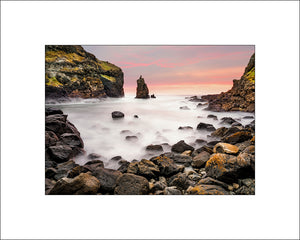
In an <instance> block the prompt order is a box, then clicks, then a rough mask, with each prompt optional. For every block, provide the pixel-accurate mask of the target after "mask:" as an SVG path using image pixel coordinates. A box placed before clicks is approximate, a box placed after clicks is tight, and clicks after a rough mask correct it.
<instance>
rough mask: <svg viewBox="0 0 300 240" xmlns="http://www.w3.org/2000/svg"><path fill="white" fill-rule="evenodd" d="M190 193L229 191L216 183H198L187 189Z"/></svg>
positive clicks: (226, 193) (225, 193) (204, 193)
mask: <svg viewBox="0 0 300 240" xmlns="http://www.w3.org/2000/svg"><path fill="white" fill-rule="evenodd" d="M187 194H190V195H228V194H229V193H228V192H227V191H226V190H225V189H224V188H222V187H220V186H217V185H205V184H199V185H196V186H194V187H192V186H191V187H189V188H188V189H187Z"/></svg>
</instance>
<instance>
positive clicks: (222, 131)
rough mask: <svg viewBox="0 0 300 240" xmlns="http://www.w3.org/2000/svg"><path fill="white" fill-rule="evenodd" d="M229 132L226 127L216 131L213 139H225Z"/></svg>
mask: <svg viewBox="0 0 300 240" xmlns="http://www.w3.org/2000/svg"><path fill="white" fill-rule="evenodd" d="M227 130H228V128H226V127H220V128H218V129H217V130H216V131H214V132H213V133H212V134H211V136H212V137H223V136H224V135H225V132H226V131H227Z"/></svg>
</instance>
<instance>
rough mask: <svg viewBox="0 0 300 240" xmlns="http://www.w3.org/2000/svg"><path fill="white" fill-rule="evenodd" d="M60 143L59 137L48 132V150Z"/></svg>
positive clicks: (46, 136)
mask: <svg viewBox="0 0 300 240" xmlns="http://www.w3.org/2000/svg"><path fill="white" fill-rule="evenodd" d="M58 141H59V139H58V137H57V136H56V134H55V133H54V132H52V131H46V132H45V145H46V148H48V147H50V146H54V145H55V144H56V143H57V142H58Z"/></svg>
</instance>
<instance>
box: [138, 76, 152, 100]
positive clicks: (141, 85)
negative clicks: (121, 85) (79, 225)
mask: <svg viewBox="0 0 300 240" xmlns="http://www.w3.org/2000/svg"><path fill="white" fill-rule="evenodd" d="M136 98H149V90H148V87H147V84H146V83H145V80H144V78H143V77H142V75H141V76H140V78H139V79H138V80H137V88H136Z"/></svg>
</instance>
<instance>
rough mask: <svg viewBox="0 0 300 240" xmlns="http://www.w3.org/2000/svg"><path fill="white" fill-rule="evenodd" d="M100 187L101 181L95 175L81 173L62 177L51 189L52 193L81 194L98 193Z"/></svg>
mask: <svg viewBox="0 0 300 240" xmlns="http://www.w3.org/2000/svg"><path fill="white" fill-rule="evenodd" d="M99 188H100V182H99V180H98V179H97V178H95V177H94V176H91V175H89V174H87V173H81V174H80V175H79V176H77V177H75V178H62V179H60V180H58V181H57V183H56V184H55V185H54V187H53V188H52V189H51V190H50V192H49V194H50V195H73V194H74V195H81V194H96V193H97V191H98V189H99Z"/></svg>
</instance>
